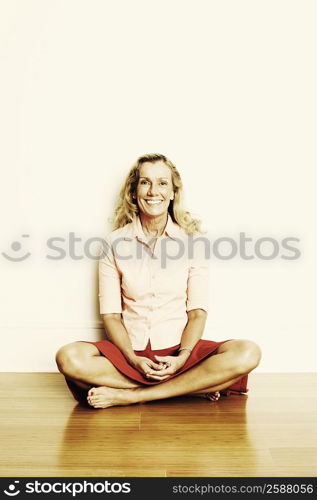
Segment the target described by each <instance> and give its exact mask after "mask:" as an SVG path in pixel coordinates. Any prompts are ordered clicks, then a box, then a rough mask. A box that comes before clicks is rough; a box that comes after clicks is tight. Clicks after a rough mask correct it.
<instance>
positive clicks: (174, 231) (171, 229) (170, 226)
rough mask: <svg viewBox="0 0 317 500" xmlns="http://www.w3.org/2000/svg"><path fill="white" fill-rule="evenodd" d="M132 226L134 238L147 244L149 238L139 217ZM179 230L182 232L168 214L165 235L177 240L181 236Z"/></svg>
mask: <svg viewBox="0 0 317 500" xmlns="http://www.w3.org/2000/svg"><path fill="white" fill-rule="evenodd" d="M131 226H132V227H131V229H132V235H133V236H134V237H136V238H138V240H140V241H145V242H147V241H148V238H146V236H145V234H144V232H143V228H142V224H141V220H140V217H139V216H136V217H135V219H134V221H133V222H132V223H131ZM179 230H180V226H179V225H178V224H176V223H175V222H173V220H172V217H171V216H170V214H169V213H168V215H167V223H166V226H165V229H164V232H163V234H166V235H167V236H168V237H170V238H172V239H175V238H177V236H179Z"/></svg>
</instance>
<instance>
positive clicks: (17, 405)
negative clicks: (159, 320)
mask: <svg viewBox="0 0 317 500" xmlns="http://www.w3.org/2000/svg"><path fill="white" fill-rule="evenodd" d="M0 383H1V391H0V404H1V413H0V420H1V430H0V442H1V446H2V450H3V451H2V453H1V457H0V475H1V476H14V477H16V476H24V477H27V476H39V477H43V476H65V477H67V476H69V477H71V476H102V477H111V476H112V477H113V476H130V477H132V476H137V477H145V476H173V477H176V476H181V477H184V476H198V477H204V476H205V477H212V476H218V477H224V476H238V477H247V476H275V477H276V476H283V477H284V476H291V477H294V476H300V477H308V476H314V477H315V476H316V475H317V373H301V374H257V373H255V374H251V375H250V376H249V388H250V391H249V394H248V396H229V397H225V396H222V397H221V399H220V400H219V402H217V403H211V402H209V401H207V400H203V399H198V398H175V399H170V400H164V401H157V402H152V403H146V404H141V405H134V406H130V407H115V408H109V409H106V410H94V409H89V408H84V407H80V406H79V405H78V404H77V402H76V401H75V400H74V399H73V398H72V395H71V394H70V392H69V391H68V388H67V386H66V384H65V381H64V378H63V377H62V376H61V375H59V374H56V373H28V374H23V373H0Z"/></svg>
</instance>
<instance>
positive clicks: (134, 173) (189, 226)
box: [108, 154, 205, 234]
mask: <svg viewBox="0 0 317 500" xmlns="http://www.w3.org/2000/svg"><path fill="white" fill-rule="evenodd" d="M158 161H163V162H164V163H165V165H167V166H168V167H169V168H170V170H171V174H172V183H173V191H174V199H173V200H171V201H170V204H169V207H168V212H169V214H170V216H171V218H172V220H173V221H174V222H176V223H177V224H178V225H179V226H181V227H182V228H183V229H184V230H185V232H186V233H187V234H193V233H195V232H198V233H201V234H203V233H205V231H203V230H202V229H201V227H200V226H201V221H200V220H199V219H195V218H194V217H192V216H191V214H190V213H189V212H188V211H187V210H185V208H184V206H183V183H182V179H181V176H180V174H179V172H178V170H177V168H176V167H175V165H174V164H173V163H172V162H171V161H170V160H169V159H168V158H166V156H164V155H162V154H147V155H143V156H140V157H139V158H138V159H137V161H136V162H135V163H134V165H133V166H132V168H131V169H130V172H129V174H128V176H127V178H126V180H125V182H124V183H123V185H122V187H121V190H120V194H119V197H118V201H117V206H116V208H115V211H114V217H113V218H110V219H108V220H109V222H110V223H112V226H113V230H115V229H118V228H120V227H123V226H125V225H126V224H129V223H130V222H132V221H133V220H134V219H135V217H136V216H137V215H138V213H139V207H138V204H137V201H136V200H135V199H134V198H133V197H132V195H133V193H135V192H136V188H137V184H138V181H139V177H140V175H139V172H140V168H141V166H142V165H143V163H146V162H149V163H153V164H154V163H156V162H158Z"/></svg>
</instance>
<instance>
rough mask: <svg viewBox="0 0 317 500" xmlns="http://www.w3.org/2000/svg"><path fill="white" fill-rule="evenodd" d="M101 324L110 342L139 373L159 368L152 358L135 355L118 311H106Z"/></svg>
mask: <svg viewBox="0 0 317 500" xmlns="http://www.w3.org/2000/svg"><path fill="white" fill-rule="evenodd" d="M102 319H103V324H104V327H105V330H106V334H107V338H108V340H109V341H110V342H112V344H114V345H115V346H117V347H118V349H120V351H121V352H122V354H123V355H124V357H125V358H126V359H127V361H128V362H129V363H130V365H132V366H133V367H134V368H135V369H136V370H138V371H139V372H141V373H144V374H146V373H149V371H152V370H159V369H160V368H161V366H160V365H159V364H157V363H154V362H153V361H152V360H150V359H148V358H146V357H143V356H137V355H136V354H135V353H134V350H133V349H132V345H131V341H130V338H129V335H128V332H127V331H126V329H125V326H124V324H123V322H122V317H121V314H120V313H107V314H103V315H102Z"/></svg>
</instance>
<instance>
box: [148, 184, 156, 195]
mask: <svg viewBox="0 0 317 500" xmlns="http://www.w3.org/2000/svg"><path fill="white" fill-rule="evenodd" d="M148 192H149V193H150V194H152V195H155V194H157V193H158V186H157V184H155V183H154V182H153V183H152V184H150V187H149V191H148Z"/></svg>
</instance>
